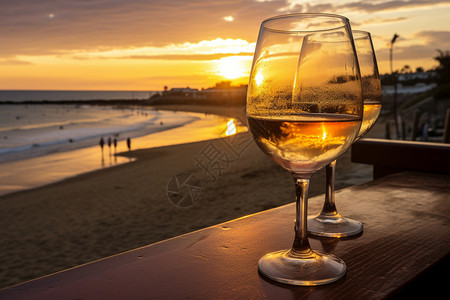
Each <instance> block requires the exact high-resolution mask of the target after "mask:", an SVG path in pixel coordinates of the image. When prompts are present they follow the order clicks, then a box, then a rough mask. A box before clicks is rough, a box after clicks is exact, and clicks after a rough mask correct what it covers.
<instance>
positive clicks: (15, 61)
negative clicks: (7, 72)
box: [0, 58, 33, 66]
mask: <svg viewBox="0 0 450 300" xmlns="http://www.w3.org/2000/svg"><path fill="white" fill-rule="evenodd" d="M0 64H1V65H4V66H5V65H13V66H28V65H33V63H32V62H29V61H26V60H21V59H15V58H5V59H0Z"/></svg>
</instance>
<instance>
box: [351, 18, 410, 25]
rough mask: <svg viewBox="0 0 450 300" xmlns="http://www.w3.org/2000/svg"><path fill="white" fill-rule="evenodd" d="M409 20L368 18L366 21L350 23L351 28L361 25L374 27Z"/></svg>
mask: <svg viewBox="0 0 450 300" xmlns="http://www.w3.org/2000/svg"><path fill="white" fill-rule="evenodd" d="M408 19H409V18H407V17H396V18H380V17H376V18H369V19H366V20H363V21H361V22H355V21H351V24H352V27H353V26H362V25H374V24H387V23H396V22H402V21H406V20H408Z"/></svg>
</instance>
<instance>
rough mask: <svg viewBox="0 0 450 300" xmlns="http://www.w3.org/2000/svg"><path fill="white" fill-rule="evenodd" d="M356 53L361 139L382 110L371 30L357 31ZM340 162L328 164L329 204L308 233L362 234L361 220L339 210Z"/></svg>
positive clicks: (359, 134)
mask: <svg viewBox="0 0 450 300" xmlns="http://www.w3.org/2000/svg"><path fill="white" fill-rule="evenodd" d="M353 39H354V41H355V46H356V52H357V55H358V59H359V67H360V70H361V85H362V96H363V100H364V113H363V121H362V124H361V128H360V130H359V133H358V139H359V138H361V137H362V136H364V135H365V134H366V133H367V132H368V131H369V130H370V129H371V128H372V126H373V125H374V124H375V122H376V120H377V118H378V116H379V115H380V112H381V81H380V75H379V73H378V66H377V60H376V57H375V51H374V49H373V45H372V39H371V37H370V33H369V32H367V31H361V30H354V31H353ZM335 170H336V161H333V162H331V163H330V164H329V165H328V166H327V167H326V192H325V203H324V205H323V208H322V211H321V212H320V213H319V214H318V215H316V216H312V217H309V218H308V232H309V233H310V234H311V235H314V236H319V237H334V238H346V237H352V236H357V235H359V234H361V233H362V231H363V225H362V223H361V222H360V221H357V220H353V219H350V218H346V217H343V216H342V215H340V214H339V213H338V211H337V209H336V204H335V194H334V180H335Z"/></svg>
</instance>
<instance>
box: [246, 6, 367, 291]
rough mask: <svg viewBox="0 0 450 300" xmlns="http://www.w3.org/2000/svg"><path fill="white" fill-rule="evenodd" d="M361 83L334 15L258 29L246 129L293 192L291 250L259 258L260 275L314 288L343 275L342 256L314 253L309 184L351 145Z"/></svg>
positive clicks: (287, 19)
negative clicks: (288, 178) (283, 172)
mask: <svg viewBox="0 0 450 300" xmlns="http://www.w3.org/2000/svg"><path fill="white" fill-rule="evenodd" d="M360 79H361V77H360V71H359V65H358V60H357V57H356V50H355V46H354V43H353V38H352V33H351V29H350V24H349V21H348V19H347V18H345V17H342V16H339V15H331V14H314V13H311V14H291V15H282V16H277V17H273V18H270V19H267V20H265V21H263V23H262V24H261V28H260V32H259V36H258V43H257V46H256V50H255V54H254V58H253V64H252V70H251V74H250V82H249V86H248V93H247V118H248V124H249V129H250V131H251V133H252V134H253V138H254V140H255V142H256V144H257V145H258V146H259V148H260V149H261V150H262V151H263V152H264V153H265V154H266V155H267V156H268V157H270V158H271V159H273V160H274V161H275V162H276V163H278V164H279V165H280V166H282V167H283V168H285V169H286V170H288V171H289V172H291V174H292V176H293V179H294V183H295V189H296V221H295V228H294V233H295V238H294V243H293V245H292V247H291V248H290V249H286V250H280V251H277V252H273V253H269V254H267V255H265V256H263V257H262V258H261V259H260V260H259V262H258V269H259V271H260V273H261V274H263V275H264V276H266V277H268V278H270V279H272V280H275V281H278V282H282V283H287V284H293V285H306V286H310V285H319V284H326V283H330V282H333V281H336V280H338V279H339V278H341V277H342V276H344V274H345V272H346V265H345V262H344V261H342V260H341V259H340V258H338V257H336V256H334V255H332V254H326V253H322V252H319V251H314V250H312V249H311V247H310V245H309V240H308V232H307V200H308V186H309V181H310V178H311V176H312V174H314V173H315V172H316V171H317V170H318V169H320V168H322V167H324V166H326V165H327V164H329V163H330V162H331V161H333V160H334V159H336V157H338V156H339V155H341V154H342V153H343V152H344V151H346V150H347V149H348V147H350V145H351V144H352V143H353V141H354V139H355V138H356V137H357V135H358V132H359V129H360V127H361V121H362V114H363V101H362V96H361V80H360Z"/></svg>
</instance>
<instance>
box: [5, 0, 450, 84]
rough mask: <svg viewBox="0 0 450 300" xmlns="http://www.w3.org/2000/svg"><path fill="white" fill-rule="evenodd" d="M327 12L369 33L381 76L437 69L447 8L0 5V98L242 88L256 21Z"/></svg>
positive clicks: (28, 0) (258, 1)
mask: <svg viewBox="0 0 450 300" xmlns="http://www.w3.org/2000/svg"><path fill="white" fill-rule="evenodd" d="M294 12H328V13H335V14H341V15H344V16H346V17H348V18H349V19H350V21H351V24H352V28H353V29H363V30H368V31H370V32H371V33H372V36H373V39H374V44H375V50H376V54H377V58H378V63H379V69H380V72H381V73H386V72H388V71H389V44H390V40H391V39H392V36H393V35H394V33H397V34H398V35H400V38H399V39H398V40H397V42H396V43H395V50H394V59H395V61H394V69H401V68H402V67H403V66H404V65H409V66H410V67H411V68H412V69H414V70H415V68H416V67H419V66H421V67H423V68H425V69H430V68H432V67H434V66H436V62H435V61H434V60H433V57H434V56H436V55H437V51H436V49H441V50H450V0H447V1H446V0H409V1H407V0H387V1H383V0H372V1H357V0H340V1H333V0H309V1H303V0H283V1H279V0H240V1H239V0H224V1H221V0H215V1H211V0H209V1H208V0H89V1H88V0H78V1H75V0H66V1H58V0H14V1H4V0H2V1H1V2H0V28H1V29H0V45H1V46H0V69H1V71H0V89H21V90H25V89H42V90H142V91H150V90H162V89H163V86H164V85H167V86H168V87H169V88H171V87H185V86H190V87H191V88H202V87H205V88H206V87H210V86H212V85H214V83H215V82H218V81H221V80H232V82H233V83H234V84H241V83H247V81H248V75H249V71H250V66H251V61H252V55H253V51H254V48H255V43H256V39H257V35H258V30H259V26H260V24H261V21H262V20H264V19H266V18H268V17H271V16H274V15H279V14H285V13H294Z"/></svg>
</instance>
